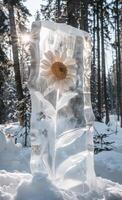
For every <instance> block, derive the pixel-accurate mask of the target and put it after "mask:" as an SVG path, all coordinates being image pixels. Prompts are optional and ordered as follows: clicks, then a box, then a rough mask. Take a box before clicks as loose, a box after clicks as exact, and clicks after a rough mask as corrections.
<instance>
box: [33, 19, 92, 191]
mask: <svg viewBox="0 0 122 200" xmlns="http://www.w3.org/2000/svg"><path fill="white" fill-rule="evenodd" d="M31 57H32V63H31V71H30V78H29V89H30V93H31V100H32V114H31V135H32V137H31V144H32V156H31V163H30V165H31V170H32V173H33V174H35V173H37V174H39V173H40V174H42V173H43V174H45V175H46V176H49V177H50V178H51V179H52V178H53V180H54V179H55V181H56V182H57V184H58V185H60V187H62V188H63V187H64V185H67V183H68V181H69V180H70V181H71V182H72V184H71V186H69V187H68V189H71V188H72V187H73V185H74V186H76V185H79V184H86V185H88V187H93V183H94V180H95V173H94V163H93V138H92V136H93V130H92V129H91V128H90V127H91V126H92V122H93V120H94V115H93V112H92V107H91V100H90V61H91V44H90V37H89V34H88V33H86V32H84V31H81V30H78V29H76V28H73V27H71V26H68V25H66V24H57V23H54V22H49V21H43V22H42V23H41V28H40V22H38V21H37V22H35V23H33V27H32V45H31ZM59 58H60V59H62V60H60V62H63V63H64V62H65V60H69V62H67V65H68V64H69V65H70V66H69V67H70V68H71V70H72V73H74V71H75V72H76V73H75V81H74V82H73V83H74V85H73V86H70V84H69V83H70V82H66V80H64V82H61V80H60V81H59V82H56V81H57V79H56V78H54V74H53V76H51V75H50V74H51V73H52V71H50V73H49V74H48V76H45V77H46V78H45V77H44V76H43V77H42V76H41V74H42V71H43V74H44V72H45V73H47V70H48V69H49V68H50V67H51V66H52V64H53V63H54V62H56V61H58V59H59ZM55 60H56V61H55ZM73 60H75V63H76V64H73ZM68 70H70V69H68ZM48 79H49V80H50V84H49V83H48ZM70 81H71V80H70ZM68 84H69V85H68ZM58 87H59V89H57V88H58ZM63 87H64V88H63ZM62 88H63V89H65V90H66V91H63V90H61V89H62ZM73 181H74V184H73ZM64 183H65V184H64Z"/></svg>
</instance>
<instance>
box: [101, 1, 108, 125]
mask: <svg viewBox="0 0 122 200" xmlns="http://www.w3.org/2000/svg"><path fill="white" fill-rule="evenodd" d="M101 61H102V63H101V64H102V75H103V91H104V92H103V93H104V101H105V112H106V124H107V123H108V122H109V109H108V100H107V96H108V94H107V83H106V68H105V46H104V16H103V1H101Z"/></svg>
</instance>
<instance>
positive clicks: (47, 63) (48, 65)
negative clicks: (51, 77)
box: [41, 59, 51, 67]
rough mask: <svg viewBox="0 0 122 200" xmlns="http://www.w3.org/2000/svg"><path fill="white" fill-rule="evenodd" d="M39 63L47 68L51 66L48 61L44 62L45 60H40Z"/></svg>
mask: <svg viewBox="0 0 122 200" xmlns="http://www.w3.org/2000/svg"><path fill="white" fill-rule="evenodd" d="M41 63H42V64H43V65H45V66H47V67H50V66H51V64H50V62H49V61H48V60H46V59H43V60H41Z"/></svg>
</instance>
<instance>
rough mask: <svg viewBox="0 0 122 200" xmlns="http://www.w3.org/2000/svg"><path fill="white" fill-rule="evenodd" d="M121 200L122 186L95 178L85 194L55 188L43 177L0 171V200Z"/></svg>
mask: <svg viewBox="0 0 122 200" xmlns="http://www.w3.org/2000/svg"><path fill="white" fill-rule="evenodd" d="M24 199H26V200H122V185H119V184H118V183H114V182H112V181H109V180H107V179H102V178H97V186H96V188H95V189H94V190H92V191H89V192H87V193H81V192H80V191H79V192H78V191H77V192H71V191H69V190H61V189H60V188H57V187H56V186H55V184H53V183H52V182H51V181H50V180H49V179H47V178H46V177H44V176H40V175H38V174H37V176H34V177H33V176H32V175H31V174H27V173H19V172H14V173H10V172H6V171H5V170H4V171H0V200H24Z"/></svg>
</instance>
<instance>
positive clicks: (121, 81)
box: [116, 0, 122, 127]
mask: <svg viewBox="0 0 122 200" xmlns="http://www.w3.org/2000/svg"><path fill="white" fill-rule="evenodd" d="M116 14H117V16H116V19H117V49H118V51H117V59H118V91H119V93H118V94H119V108H120V117H121V121H120V125H121V127H122V69H121V68H122V66H121V52H120V17H119V16H120V15H119V0H116Z"/></svg>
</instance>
